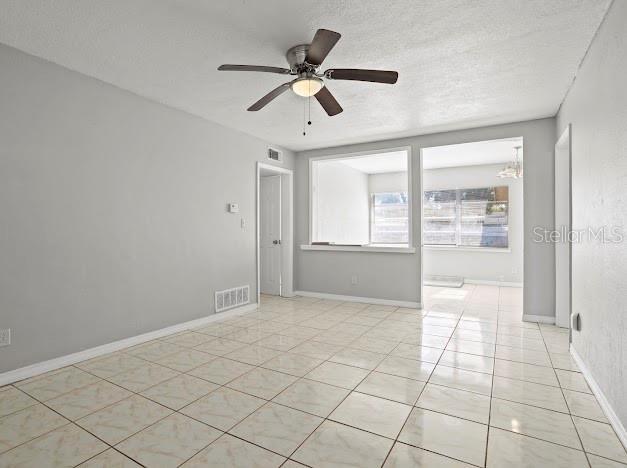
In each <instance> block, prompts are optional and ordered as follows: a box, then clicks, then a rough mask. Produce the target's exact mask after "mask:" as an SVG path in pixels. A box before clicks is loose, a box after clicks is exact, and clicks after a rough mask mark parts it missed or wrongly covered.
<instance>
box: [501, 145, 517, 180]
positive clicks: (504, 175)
mask: <svg viewBox="0 0 627 468" xmlns="http://www.w3.org/2000/svg"><path fill="white" fill-rule="evenodd" d="M521 148H522V146H514V161H512V162H510V163H508V164H507V165H506V166H505V167H504V168H503V169H501V170H500V171H499V172H498V174H497V176H498V177H500V178H501V179H521V178H522V176H523V167H522V161H521V160H520V154H519V151H520V150H521Z"/></svg>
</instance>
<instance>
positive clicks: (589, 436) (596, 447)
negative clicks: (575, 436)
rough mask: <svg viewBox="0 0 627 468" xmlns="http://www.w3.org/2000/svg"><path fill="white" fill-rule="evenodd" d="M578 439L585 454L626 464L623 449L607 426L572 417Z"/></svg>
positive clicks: (612, 430) (625, 455) (626, 456)
mask: <svg viewBox="0 0 627 468" xmlns="http://www.w3.org/2000/svg"><path fill="white" fill-rule="evenodd" d="M573 421H575V426H576V427H577V432H579V437H581V442H582V443H583V448H584V450H585V451H586V452H590V453H593V454H595V455H600V456H602V457H605V458H609V459H611V460H615V461H618V462H621V463H627V453H626V452H625V447H623V445H622V444H621V443H620V440H618V437H617V436H616V433H615V432H614V429H612V426H610V425H609V424H604V423H600V422H597V421H590V420H589V419H584V418H579V417H577V416H575V417H573Z"/></svg>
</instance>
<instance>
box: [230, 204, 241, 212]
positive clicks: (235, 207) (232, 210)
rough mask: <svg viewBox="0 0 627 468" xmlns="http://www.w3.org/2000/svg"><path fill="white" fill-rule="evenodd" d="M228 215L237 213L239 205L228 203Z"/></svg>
mask: <svg viewBox="0 0 627 468" xmlns="http://www.w3.org/2000/svg"><path fill="white" fill-rule="evenodd" d="M229 213H239V203H229Z"/></svg>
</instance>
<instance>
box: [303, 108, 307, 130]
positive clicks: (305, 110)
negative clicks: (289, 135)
mask: <svg viewBox="0 0 627 468" xmlns="http://www.w3.org/2000/svg"><path fill="white" fill-rule="evenodd" d="M306 115H307V107H306V103H305V102H303V136H305V135H307V132H306V131H305V116H306Z"/></svg>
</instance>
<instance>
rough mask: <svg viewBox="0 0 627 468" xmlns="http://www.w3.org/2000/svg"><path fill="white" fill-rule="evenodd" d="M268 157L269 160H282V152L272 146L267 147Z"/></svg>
mask: <svg viewBox="0 0 627 468" xmlns="http://www.w3.org/2000/svg"><path fill="white" fill-rule="evenodd" d="M268 159H269V160H271V161H277V162H281V161H283V153H282V152H281V151H279V150H277V149H274V148H268Z"/></svg>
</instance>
